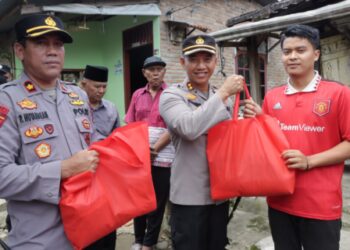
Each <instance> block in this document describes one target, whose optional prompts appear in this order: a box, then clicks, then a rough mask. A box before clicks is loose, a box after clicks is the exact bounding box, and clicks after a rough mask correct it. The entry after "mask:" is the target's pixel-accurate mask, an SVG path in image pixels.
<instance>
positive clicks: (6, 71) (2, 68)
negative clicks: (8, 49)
mask: <svg viewBox="0 0 350 250" xmlns="http://www.w3.org/2000/svg"><path fill="white" fill-rule="evenodd" d="M0 75H1V76H4V77H5V78H6V81H7V82H10V81H12V79H13V77H12V73H11V68H10V66H8V65H6V64H0Z"/></svg>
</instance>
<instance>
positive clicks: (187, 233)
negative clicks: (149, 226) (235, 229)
mask: <svg viewBox="0 0 350 250" xmlns="http://www.w3.org/2000/svg"><path fill="white" fill-rule="evenodd" d="M228 210H229V203H228V202H224V203H222V204H220V205H205V206H184V205H177V204H172V206H171V218H170V223H171V235H172V241H173V247H174V249H175V250H224V249H225V246H226V245H227V244H228V239H227V222H228Z"/></svg>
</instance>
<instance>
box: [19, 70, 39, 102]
mask: <svg viewBox="0 0 350 250" xmlns="http://www.w3.org/2000/svg"><path fill="white" fill-rule="evenodd" d="M20 83H21V86H22V89H23V90H24V92H25V93H26V94H27V96H28V97H30V96H33V95H37V94H40V93H42V90H41V88H39V86H38V85H36V84H35V83H34V82H33V81H32V80H31V79H30V78H29V77H28V76H27V74H26V73H22V75H21V77H20ZM30 85H31V86H30Z"/></svg>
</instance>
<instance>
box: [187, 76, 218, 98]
mask: <svg viewBox="0 0 350 250" xmlns="http://www.w3.org/2000/svg"><path fill="white" fill-rule="evenodd" d="M182 85H183V86H185V88H186V89H187V90H188V91H189V92H192V93H194V94H196V95H197V94H198V95H199V96H200V97H201V98H203V99H208V98H209V97H210V96H211V95H212V94H215V87H213V86H211V84H210V83H209V86H208V94H206V93H203V92H202V91H200V90H199V89H196V88H195V87H193V86H192V84H191V83H190V82H189V80H188V79H187V78H186V79H185V80H184V81H183V84H182ZM189 86H191V87H189Z"/></svg>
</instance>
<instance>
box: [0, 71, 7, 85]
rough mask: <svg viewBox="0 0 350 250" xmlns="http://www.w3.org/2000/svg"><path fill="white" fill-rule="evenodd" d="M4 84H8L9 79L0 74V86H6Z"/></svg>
mask: <svg viewBox="0 0 350 250" xmlns="http://www.w3.org/2000/svg"><path fill="white" fill-rule="evenodd" d="M4 83H7V79H6V77H5V76H3V75H1V74H0V85H2V84H4Z"/></svg>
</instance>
